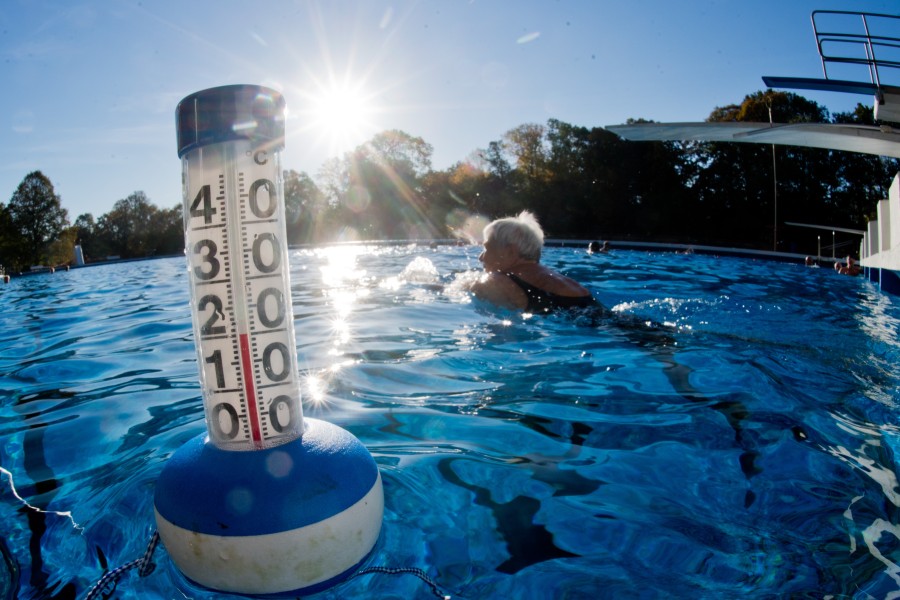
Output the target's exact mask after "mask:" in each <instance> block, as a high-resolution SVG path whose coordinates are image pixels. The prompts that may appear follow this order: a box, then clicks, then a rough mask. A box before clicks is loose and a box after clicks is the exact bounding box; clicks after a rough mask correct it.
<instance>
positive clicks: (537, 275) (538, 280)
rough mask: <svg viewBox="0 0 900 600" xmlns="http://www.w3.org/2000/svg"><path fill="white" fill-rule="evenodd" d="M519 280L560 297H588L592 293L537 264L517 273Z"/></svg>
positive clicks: (568, 278)
mask: <svg viewBox="0 0 900 600" xmlns="http://www.w3.org/2000/svg"><path fill="white" fill-rule="evenodd" d="M515 275H516V276H518V277H519V279H521V280H523V281H525V282H526V283H528V284H530V285H533V286H535V287H536V288H539V289H542V290H544V291H545V292H549V293H551V294H556V295H558V296H586V295H588V294H590V292H589V291H588V290H587V288H585V287H584V286H582V285H581V284H580V283H578V282H577V281H575V280H574V279H572V278H571V277H567V276H566V275H563V274H562V273H560V272H558V271H555V270H553V269H551V268H550V267H547V266H544V265H541V264H537V265H534V266H533V267H530V268H529V269H527V270H524V271H520V272H518V273H515Z"/></svg>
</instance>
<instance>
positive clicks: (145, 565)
mask: <svg viewBox="0 0 900 600" xmlns="http://www.w3.org/2000/svg"><path fill="white" fill-rule="evenodd" d="M158 545H159V533H158V532H156V531H154V532H153V535H152V536H151V537H150V543H149V544H147V549H146V550H145V551H144V555H143V556H141V557H140V558H138V559H135V560H133V561H131V562H129V563H125V564H124V565H122V566H121V567H118V568H115V569H113V570H112V571H109V572H108V573H106V574H105V575H104V576H103V577H101V578H100V580H99V581H97V583H96V584H94V587H92V588H91V590H90V591H89V592H88V594H87V596H85V597H84V600H94V598H97V597H98V596H100V595H102V596H103V597H104V598H108V597H109V595H110V594H112V593H113V592H114V591H115V589H116V584H117V583H118V582H119V579H121V578H122V576H123V575H125V574H126V573H127V572H128V571H130V570H131V569H134V568H137V569H138V575H139V576H140V577H146V576H147V575H149V574H150V573H152V572H153V570H154V569H155V568H156V564H155V563H154V562H153V553H154V552H155V551H156V547H157V546H158ZM372 573H381V574H384V575H406V574H409V575H415V576H416V577H418V578H419V579H421V580H422V581H424V582H425V583H427V584H428V586H429V587H430V588H431V593H432V594H434V595H435V596H436V597H438V598H440V599H441V600H450V595H449V594H444V593H443V592H441V590H440V588H439V587H438V585H437V584H436V583H435V582H434V580H433V579H431V578H430V577H429V576H428V574H427V573H425V571H423V570H422V569H416V568H413V567H401V568H390V567H368V568H365V569H363V570H361V571H357V572H356V573H354V574H353V575H352V576H351V577H350V579H353V578H354V577H360V576H362V575H370V574H372Z"/></svg>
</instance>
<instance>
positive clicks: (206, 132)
mask: <svg viewBox="0 0 900 600" xmlns="http://www.w3.org/2000/svg"><path fill="white" fill-rule="evenodd" d="M284 109H285V104H284V96H282V95H281V94H280V93H279V92H277V91H275V90H273V89H270V88H267V87H262V86H259V85H226V86H222V87H216V88H210V89H208V90H203V91H200V92H195V93H193V94H191V95H190V96H187V97H186V98H184V99H183V100H182V101H181V102H179V103H178V106H177V107H176V108H175V128H176V129H177V135H178V158H182V157H183V156H184V155H185V154H187V153H188V152H190V151H191V150H194V149H195V148H200V147H202V146H207V145H209V144H217V143H219V142H227V141H231V140H245V139H249V140H253V141H255V142H259V143H260V144H268V145H270V146H273V147H274V149H276V150H279V149H281V148H283V147H284Z"/></svg>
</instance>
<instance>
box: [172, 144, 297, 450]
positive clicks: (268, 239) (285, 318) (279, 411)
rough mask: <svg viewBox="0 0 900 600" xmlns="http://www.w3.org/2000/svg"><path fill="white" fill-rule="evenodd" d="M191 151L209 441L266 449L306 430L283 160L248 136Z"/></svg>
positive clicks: (192, 254) (189, 200) (192, 240)
mask: <svg viewBox="0 0 900 600" xmlns="http://www.w3.org/2000/svg"><path fill="white" fill-rule="evenodd" d="M193 152H196V153H198V155H199V156H192V157H191V159H190V160H189V161H186V166H185V181H184V185H185V192H186V193H185V195H184V198H185V206H184V219H185V230H186V240H187V247H186V251H187V253H188V255H189V269H190V277H191V301H192V308H193V311H192V312H193V322H194V334H195V338H196V340H197V349H198V359H199V360H200V364H201V385H202V387H203V399H204V406H205V411H206V418H207V422H208V428H209V433H210V438H211V441H212V442H213V443H215V444H216V445H217V446H220V447H223V448H231V449H260V448H267V447H272V446H275V445H279V444H282V443H285V442H288V441H290V440H292V439H295V438H297V437H298V436H299V435H300V433H301V430H302V414H301V408H300V386H299V381H298V371H297V359H296V353H295V344H294V330H293V319H292V316H291V313H290V310H291V306H290V278H289V263H288V255H287V244H286V240H285V224H284V207H283V206H279V199H280V198H282V197H283V194H281V193H279V189H278V187H276V186H277V185H278V183H279V182H278V181H277V179H278V177H279V175H280V164H278V163H279V160H278V158H279V156H278V153H268V152H266V151H265V150H263V149H259V148H253V147H252V143H251V142H250V141H249V140H241V141H237V142H236V141H230V142H229V143H227V144H217V145H211V146H205V147H203V148H199V149H196V150H194V151H193Z"/></svg>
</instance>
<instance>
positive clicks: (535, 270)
mask: <svg viewBox="0 0 900 600" xmlns="http://www.w3.org/2000/svg"><path fill="white" fill-rule="evenodd" d="M543 246H544V232H543V230H542V229H541V226H540V224H539V223H538V222H537V219H535V217H534V215H533V214H531V213H530V212H528V211H523V212H521V213H519V215H518V216H516V217H507V218H504V219H497V220H496V221H493V222H491V223H490V224H488V226H487V227H485V228H484V251H483V252H482V253H481V255H480V256H479V257H478V260H480V261H481V264H482V265H484V275H482V276H481V278H479V279H478V281H476V282H475V283H473V284H472V285H471V288H470V289H471V291H472V293H474V294H475V297H477V298H479V299H481V300H486V301H488V302H491V303H492V304H496V305H497V306H500V307H503V308H511V309H518V310H523V311H525V312H530V313H538V314H544V313H549V312H552V311H554V310H558V309H570V308H585V307H594V306H599V303H598V302H597V301H596V300H594V297H593V296H591V293H590V292H589V291H588V290H587V289H585V288H584V287H583V286H582V285H581V284H579V283H578V282H577V281H575V280H574V279H570V278H569V277H566V276H565V275H562V274H560V273H557V272H556V271H554V270H553V269H550V268H548V267H545V266H544V265H542V264H540V259H541V249H542V248H543Z"/></svg>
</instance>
